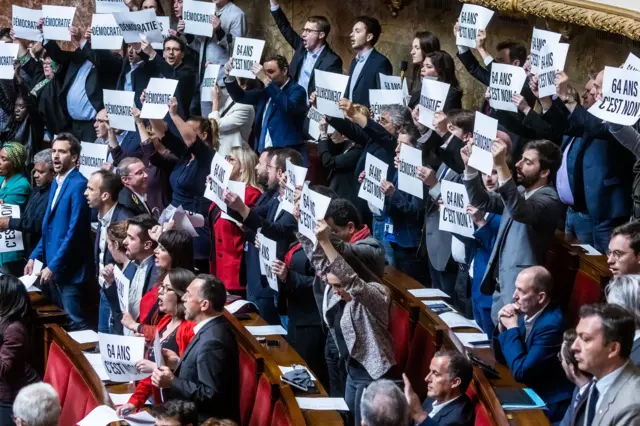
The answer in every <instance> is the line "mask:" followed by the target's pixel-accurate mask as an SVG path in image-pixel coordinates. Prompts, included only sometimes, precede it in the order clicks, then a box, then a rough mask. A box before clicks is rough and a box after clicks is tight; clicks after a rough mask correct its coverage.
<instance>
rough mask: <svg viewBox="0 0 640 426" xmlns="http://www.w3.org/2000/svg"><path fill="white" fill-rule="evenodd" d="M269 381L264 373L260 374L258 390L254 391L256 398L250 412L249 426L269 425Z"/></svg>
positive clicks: (270, 405) (270, 410) (270, 406)
mask: <svg viewBox="0 0 640 426" xmlns="http://www.w3.org/2000/svg"><path fill="white" fill-rule="evenodd" d="M271 400H272V398H271V383H269V379H267V376H265V375H264V374H263V375H261V376H260V380H259V381H258V390H257V391H256V399H255V403H254V404H253V411H252V412H251V419H250V420H249V426H269V422H270V421H271V412H272V404H271Z"/></svg>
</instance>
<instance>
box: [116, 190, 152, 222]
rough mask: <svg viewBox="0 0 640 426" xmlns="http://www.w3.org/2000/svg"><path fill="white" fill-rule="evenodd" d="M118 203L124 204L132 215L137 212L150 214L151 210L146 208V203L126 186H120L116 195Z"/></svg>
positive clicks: (137, 213) (135, 214)
mask: <svg viewBox="0 0 640 426" xmlns="http://www.w3.org/2000/svg"><path fill="white" fill-rule="evenodd" d="M118 204H121V205H123V206H125V207H126V208H127V209H129V210H130V211H131V212H133V214H134V216H137V215H139V214H151V210H150V209H149V210H147V208H148V205H147V203H146V202H145V201H144V200H141V199H140V197H138V196H137V195H136V194H134V193H133V191H131V190H130V189H129V188H127V187H126V186H125V187H124V188H122V190H121V191H120V194H119V195H118ZM145 206H147V208H145Z"/></svg>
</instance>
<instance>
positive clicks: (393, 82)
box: [378, 73, 409, 100]
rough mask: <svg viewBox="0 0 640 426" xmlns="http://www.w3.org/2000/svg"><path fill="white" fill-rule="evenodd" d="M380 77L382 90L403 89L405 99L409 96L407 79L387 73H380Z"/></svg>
mask: <svg viewBox="0 0 640 426" xmlns="http://www.w3.org/2000/svg"><path fill="white" fill-rule="evenodd" d="M378 78H379V79H380V89H382V90H402V95H403V96H404V98H405V100H406V99H407V98H408V97H409V85H408V84H407V79H406V78H405V79H404V80H403V79H401V78H400V77H399V76H397V75H386V74H382V73H378Z"/></svg>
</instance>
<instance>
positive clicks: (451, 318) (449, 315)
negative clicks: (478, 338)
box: [439, 312, 482, 331]
mask: <svg viewBox="0 0 640 426" xmlns="http://www.w3.org/2000/svg"><path fill="white" fill-rule="evenodd" d="M439 317H440V319H441V320H442V321H444V323H445V324H447V325H448V326H449V328H457V327H469V328H475V329H477V330H480V331H482V329H481V328H480V326H479V325H478V323H477V322H475V321H474V320H470V319H467V318H465V317H463V316H462V315H460V314H459V313H457V312H445V313H443V314H440V315H439Z"/></svg>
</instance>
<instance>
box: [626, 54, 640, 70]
mask: <svg viewBox="0 0 640 426" xmlns="http://www.w3.org/2000/svg"><path fill="white" fill-rule="evenodd" d="M622 68H623V69H625V70H628V71H640V58H638V57H637V56H636V55H634V54H633V53H629V56H627V60H626V61H625V62H624V65H622Z"/></svg>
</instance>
